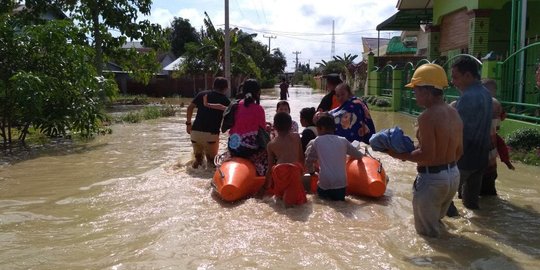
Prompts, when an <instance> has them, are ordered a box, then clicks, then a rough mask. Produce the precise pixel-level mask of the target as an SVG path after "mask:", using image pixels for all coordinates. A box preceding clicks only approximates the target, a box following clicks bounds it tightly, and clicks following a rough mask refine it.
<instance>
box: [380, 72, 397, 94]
mask: <svg viewBox="0 0 540 270" xmlns="http://www.w3.org/2000/svg"><path fill="white" fill-rule="evenodd" d="M394 69H395V67H394V66H392V65H386V66H384V67H383V68H382V69H381V71H380V76H379V80H380V81H381V88H380V93H379V95H380V96H384V97H392V80H393V72H394Z"/></svg>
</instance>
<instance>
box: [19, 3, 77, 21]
mask: <svg viewBox="0 0 540 270" xmlns="http://www.w3.org/2000/svg"><path fill="white" fill-rule="evenodd" d="M24 10H27V8H26V5H25V4H18V5H16V6H15V8H14V9H13V13H19V12H22V11H24ZM40 16H41V18H42V19H46V20H54V19H60V20H64V19H67V18H68V16H67V15H66V13H64V12H63V11H62V10H60V9H57V8H54V7H50V6H48V7H47V8H46V11H45V12H44V13H42V14H41V15H40Z"/></svg>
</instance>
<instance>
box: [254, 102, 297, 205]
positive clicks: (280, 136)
mask: <svg viewBox="0 0 540 270" xmlns="http://www.w3.org/2000/svg"><path fill="white" fill-rule="evenodd" d="M291 125H292V119H291V116H290V115H289V114H288V113H286V112H278V113H276V115H275V116H274V128H275V130H276V131H277V136H276V137H275V138H273V139H272V140H271V141H270V142H269V143H268V145H267V146H266V151H267V152H268V168H271V169H270V170H268V173H267V174H266V182H265V185H264V188H266V189H268V188H270V187H271V186H273V188H272V192H273V194H274V195H276V196H277V197H279V198H283V201H284V202H285V204H286V205H300V204H303V203H306V202H307V199H306V193H305V190H304V186H303V184H302V175H303V174H304V168H303V162H302V161H303V160H304V153H303V152H302V143H301V141H300V136H299V135H298V133H293V132H291ZM274 165H275V166H274Z"/></svg>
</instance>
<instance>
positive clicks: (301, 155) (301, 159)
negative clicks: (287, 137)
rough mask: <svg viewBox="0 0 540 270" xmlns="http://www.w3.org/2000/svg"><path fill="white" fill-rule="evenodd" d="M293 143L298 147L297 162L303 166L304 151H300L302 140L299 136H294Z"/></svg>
mask: <svg viewBox="0 0 540 270" xmlns="http://www.w3.org/2000/svg"><path fill="white" fill-rule="evenodd" d="M295 141H296V143H297V147H298V162H300V164H302V166H303V165H304V159H305V157H304V151H303V150H302V140H301V139H300V135H298V134H296V136H295Z"/></svg>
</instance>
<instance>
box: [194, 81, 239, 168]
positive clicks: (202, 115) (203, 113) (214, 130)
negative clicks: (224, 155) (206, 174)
mask: <svg viewBox="0 0 540 270" xmlns="http://www.w3.org/2000/svg"><path fill="white" fill-rule="evenodd" d="M227 88H228V82H227V79H225V78H223V77H217V78H216V79H215V80H214V89H213V90H209V91H202V92H200V93H198V94H197V95H196V96H195V98H193V100H192V101H191V103H190V104H189V106H188V108H187V111H186V132H187V133H188V134H190V135H191V145H192V147H193V154H194V156H195V161H194V162H193V164H192V167H193V168H194V169H196V168H198V167H199V166H200V165H202V163H203V155H204V156H205V157H206V163H207V166H210V167H213V166H214V157H215V156H216V155H217V153H218V150H219V128H220V127H221V121H222V119H223V110H218V109H213V108H209V107H207V106H205V105H204V99H205V98H206V99H207V101H208V102H209V103H216V104H221V105H223V106H225V107H227V106H229V104H230V103H231V101H230V100H229V99H228V98H227V96H226V95H225V93H226V91H227ZM205 96H206V97H205ZM195 108H197V115H196V116H195V121H194V122H193V124H192V122H191V118H192V116H193V110H194V109H195Z"/></svg>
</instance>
